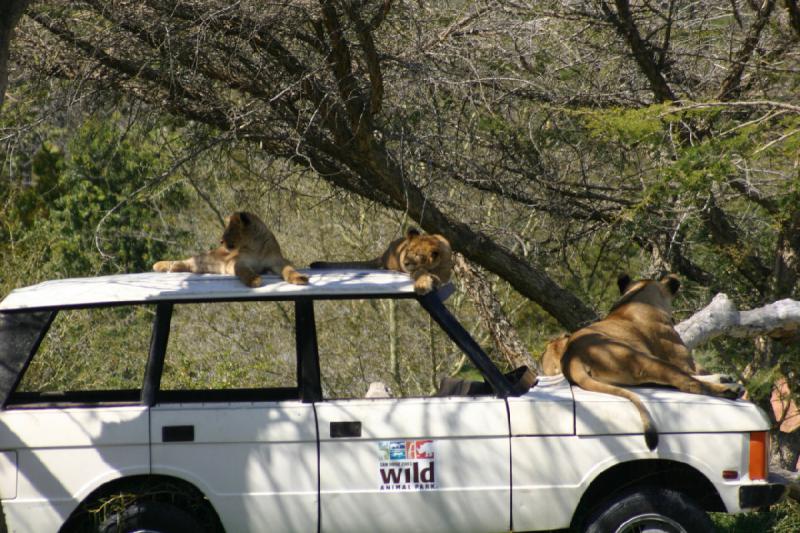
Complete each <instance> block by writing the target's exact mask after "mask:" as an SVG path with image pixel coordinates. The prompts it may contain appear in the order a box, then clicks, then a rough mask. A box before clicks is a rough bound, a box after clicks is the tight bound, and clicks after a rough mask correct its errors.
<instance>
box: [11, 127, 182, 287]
mask: <svg viewBox="0 0 800 533" xmlns="http://www.w3.org/2000/svg"><path fill="white" fill-rule="evenodd" d="M47 134H48V135H49V136H50V138H49V139H48V138H47V137H45V140H43V141H41V142H40V143H39V145H38V147H36V148H35V150H34V151H32V153H29V154H25V153H22V154H20V155H18V156H16V158H15V159H13V160H11V161H9V163H10V164H9V165H8V166H7V167H6V168H11V169H12V170H14V171H15V174H12V175H10V176H7V177H6V179H4V180H3V182H2V183H3V187H2V188H0V195H1V197H0V198H1V199H2V202H3V203H4V204H5V205H6V206H7V209H6V212H5V214H4V217H3V225H2V226H0V257H2V259H3V262H4V264H5V265H6V268H5V269H4V270H5V271H6V276H7V277H6V276H4V278H5V279H3V285H6V288H8V289H10V288H11V286H13V285H15V284H28V283H31V282H34V281H37V280H38V279H43V278H50V277H64V276H80V275H91V274H98V273H109V272H119V271H123V272H135V271H142V270H148V269H149V268H150V266H151V265H152V263H153V262H154V261H156V260H157V259H160V258H161V257H162V256H163V254H164V252H165V250H166V249H167V246H166V243H165V239H163V238H161V234H162V233H164V230H165V228H164V224H163V220H162V218H161V217H160V216H159V214H160V211H161V210H165V209H166V210H172V211H176V210H178V209H180V207H181V206H182V205H183V203H184V202H185V200H186V194H185V192H183V190H182V188H181V187H175V186H172V187H169V186H167V182H166V181H165V180H164V179H163V178H164V177H166V176H167V175H168V172H167V170H168V163H169V162H168V159H167V158H166V157H164V156H163V152H162V147H161V143H163V139H161V140H160V139H157V138H156V137H155V134H154V130H147V129H145V128H144V127H140V126H138V125H136V124H132V125H127V126H125V125H124V124H122V119H121V117H120V115H119V114H116V113H113V114H111V115H110V116H102V115H92V116H89V117H88V118H87V119H86V120H85V121H84V122H83V123H82V124H81V125H80V126H79V127H78V128H77V129H76V130H75V131H74V132H69V133H66V132H63V131H59V130H58V129H51V130H49V131H48V132H47ZM51 139H52V140H51ZM61 146H63V148H61ZM26 169H27V170H26ZM26 172H29V174H28V177H26V175H25V174H26ZM170 237H171V238H180V237H181V235H180V234H177V232H171V235H170ZM31 263H33V264H35V265H36V269H35V270H33V271H32V270H31V269H30V268H27V267H26V266H25V265H27V264H31ZM15 278H16V279H15Z"/></svg>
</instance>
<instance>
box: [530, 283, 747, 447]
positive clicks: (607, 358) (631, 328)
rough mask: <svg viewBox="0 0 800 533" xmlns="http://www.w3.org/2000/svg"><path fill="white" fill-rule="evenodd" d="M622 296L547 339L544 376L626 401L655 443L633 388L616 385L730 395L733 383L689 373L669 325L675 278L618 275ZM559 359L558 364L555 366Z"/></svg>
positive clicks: (686, 356) (688, 360)
mask: <svg viewBox="0 0 800 533" xmlns="http://www.w3.org/2000/svg"><path fill="white" fill-rule="evenodd" d="M618 285H619V289H620V292H621V293H622V296H621V297H620V299H619V301H618V302H617V303H616V304H614V306H613V307H612V308H611V311H610V312H609V313H608V316H606V317H605V318H604V319H602V320H599V321H597V322H594V323H593V324H590V325H589V326H587V327H585V328H582V329H579V330H578V331H576V332H575V333H573V334H572V335H570V336H566V335H564V336H561V337H559V338H556V339H554V340H552V341H551V342H550V343H549V344H548V346H547V347H546V349H545V353H544V355H543V356H542V366H543V371H544V373H545V374H555V373H558V371H559V366H560V371H561V372H563V373H564V376H565V377H566V378H567V379H568V380H569V381H570V382H571V383H573V384H575V385H577V386H579V387H581V388H582V389H585V390H589V391H595V392H604V393H607V394H614V395H616V396H621V397H623V398H626V399H628V400H630V401H631V402H632V403H633V404H634V406H635V407H636V409H637V410H638V411H639V416H640V417H641V419H642V424H643V426H644V435H645V441H646V442H647V445H648V447H649V448H650V449H651V450H652V449H655V447H656V446H657V445H658V429H657V427H656V424H655V422H654V421H653V418H652V416H651V414H650V412H649V411H648V410H647V408H646V407H645V406H644V404H643V403H642V401H641V399H640V398H639V396H637V395H636V394H635V393H634V392H632V391H630V390H628V389H625V388H622V387H619V386H618V385H626V386H632V385H644V384H660V385H671V386H673V387H675V388H677V389H679V390H681V391H684V392H690V393H695V394H708V395H711V396H721V397H725V398H736V397H738V396H739V395H741V393H742V392H743V389H742V387H741V385H738V384H735V383H715V382H708V381H703V380H701V379H698V377H699V376H694V375H693V374H696V373H697V368H696V365H695V363H694V360H693V359H692V357H691V354H690V353H689V350H688V348H686V346H685V345H684V343H683V341H682V340H681V338H680V336H679V335H678V333H677V332H676V331H675V328H674V327H673V324H672V297H673V296H674V294H675V293H676V292H677V290H678V288H679V287H680V282H679V281H678V279H677V278H676V277H675V276H672V275H669V276H666V277H664V278H662V279H661V280H659V281H655V280H641V281H637V282H631V280H630V278H629V277H628V276H627V275H624V276H620V278H619V280H618ZM559 362H560V365H559V364H558V363H559Z"/></svg>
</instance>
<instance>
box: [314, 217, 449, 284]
mask: <svg viewBox="0 0 800 533" xmlns="http://www.w3.org/2000/svg"><path fill="white" fill-rule="evenodd" d="M311 268H377V269H385V270H395V271H397V272H405V273H407V274H409V275H410V276H411V277H412V278H413V280H414V291H415V292H417V293H418V294H425V293H428V292H430V291H432V290H435V289H437V288H439V287H440V286H441V285H443V284H445V283H447V282H448V281H450V275H451V274H452V271H453V252H452V250H451V248H450V243H449V242H448V241H447V239H445V238H444V237H442V236H441V235H438V234H434V235H422V234H420V232H419V231H418V230H416V229H414V228H411V229H409V230H408V231H407V232H406V235H405V237H403V238H401V239H397V240H395V241H392V242H391V243H390V244H389V247H388V248H387V249H386V251H385V252H384V253H383V255H381V256H380V257H376V258H375V259H372V260H369V261H352V262H328V261H317V262H315V263H311Z"/></svg>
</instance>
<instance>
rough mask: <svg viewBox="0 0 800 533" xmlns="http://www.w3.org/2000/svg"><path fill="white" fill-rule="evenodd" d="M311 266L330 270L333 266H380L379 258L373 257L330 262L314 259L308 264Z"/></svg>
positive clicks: (370, 267)
mask: <svg viewBox="0 0 800 533" xmlns="http://www.w3.org/2000/svg"><path fill="white" fill-rule="evenodd" d="M309 266H310V267H311V268H320V269H323V270H330V269H333V268H369V269H373V268H381V263H380V260H378V259H373V260H371V261H350V262H347V261H344V262H330V261H314V262H313V263H311V264H310V265H309Z"/></svg>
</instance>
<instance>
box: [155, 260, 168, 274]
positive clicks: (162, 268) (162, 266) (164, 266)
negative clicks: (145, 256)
mask: <svg viewBox="0 0 800 533" xmlns="http://www.w3.org/2000/svg"><path fill="white" fill-rule="evenodd" d="M171 264H172V261H159V262H158V263H156V264H154V265H153V270H154V271H156V272H169V268H170V266H171Z"/></svg>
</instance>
